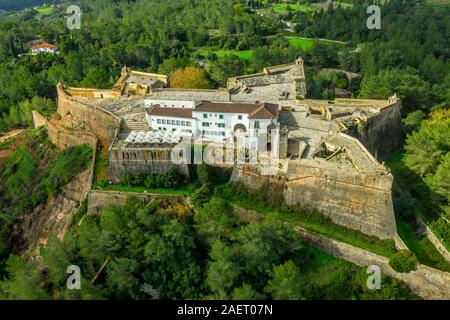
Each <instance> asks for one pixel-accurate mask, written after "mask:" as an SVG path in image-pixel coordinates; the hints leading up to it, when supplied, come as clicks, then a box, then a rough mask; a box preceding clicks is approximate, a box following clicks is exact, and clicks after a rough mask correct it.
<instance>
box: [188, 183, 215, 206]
mask: <svg viewBox="0 0 450 320" xmlns="http://www.w3.org/2000/svg"><path fill="white" fill-rule="evenodd" d="M211 194H212V192H211V189H210V188H209V186H208V185H203V186H201V187H200V188H198V189H197V190H196V191H195V192H194V195H193V196H192V201H193V202H194V204H195V205H196V206H202V205H203V204H204V203H206V202H208V200H209V198H210V197H211Z"/></svg>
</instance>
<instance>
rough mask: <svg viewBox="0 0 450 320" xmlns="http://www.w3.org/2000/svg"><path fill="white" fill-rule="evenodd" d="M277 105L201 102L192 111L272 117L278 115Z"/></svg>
mask: <svg viewBox="0 0 450 320" xmlns="http://www.w3.org/2000/svg"><path fill="white" fill-rule="evenodd" d="M278 109H279V107H278V105H276V104H271V103H256V104H253V103H213V102H202V103H200V104H199V105H197V106H196V107H195V109H194V111H205V112H222V113H246V114H248V115H249V118H250V119H272V118H275V117H277V116H278Z"/></svg>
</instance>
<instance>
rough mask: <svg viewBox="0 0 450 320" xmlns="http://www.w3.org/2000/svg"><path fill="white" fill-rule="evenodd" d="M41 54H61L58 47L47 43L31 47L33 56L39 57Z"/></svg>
mask: <svg viewBox="0 0 450 320" xmlns="http://www.w3.org/2000/svg"><path fill="white" fill-rule="evenodd" d="M40 53H50V54H58V53H59V52H58V47H56V46H54V45H52V44H49V43H46V42H44V43H40V44H37V45H34V46H32V47H31V54H32V55H33V56H35V55H38V54H40Z"/></svg>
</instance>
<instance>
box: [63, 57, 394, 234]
mask: <svg viewBox="0 0 450 320" xmlns="http://www.w3.org/2000/svg"><path fill="white" fill-rule="evenodd" d="M57 89H58V113H59V115H60V120H59V125H61V126H63V127H64V128H70V129H73V130H76V131H87V132H89V133H92V134H94V135H95V136H96V137H97V139H98V142H99V144H100V145H102V146H103V150H107V152H108V155H109V169H108V170H109V171H108V178H109V180H111V181H117V180H118V179H120V178H121V177H122V176H123V175H124V174H126V173H141V172H142V173H151V172H153V173H162V172H163V171H165V170H167V169H168V168H171V167H174V166H176V167H177V169H178V170H180V171H181V172H183V173H185V174H186V175H188V174H189V170H188V166H187V165H179V164H175V163H173V161H172V160H171V157H170V154H171V152H172V150H173V148H174V147H175V146H176V145H177V144H178V142H179V140H180V139H181V136H180V135H178V134H175V131H177V129H176V125H177V123H176V121H175V122H170V123H171V125H172V124H174V125H175V127H173V128H172V127H171V128H170V130H167V131H165V130H163V128H162V127H158V126H156V127H155V126H153V125H152V123H153V122H151V120H152V119H151V116H152V114H153V115H155V111H154V110H155V108H156V110H157V111H158V112H156V114H158V115H160V114H162V115H165V114H168V115H169V116H173V115H174V112H175V111H176V114H175V115H176V116H179V115H183V116H184V117H185V118H183V117H180V118H179V119H180V122H179V124H180V125H181V124H182V123H184V124H187V123H188V122H190V121H193V122H194V121H197V122H198V123H199V125H200V126H202V125H205V123H204V122H205V120H204V119H197V118H195V117H194V116H193V115H194V114H195V113H196V112H197V111H198V112H204V113H205V114H207V115H206V117H211V116H212V117H213V119H214V121H216V120H215V119H216V118H214V114H215V113H217V114H218V115H219V116H218V117H217V119H222V117H220V115H221V114H222V113H223V114H227V115H230V116H238V115H239V114H243V115H244V117H243V118H242V121H245V120H248V122H246V123H244V122H242V123H240V122H239V121H240V120H238V119H241V117H238V118H236V119H235V120H232V121H234V122H230V123H231V124H230V128H231V137H230V139H228V140H229V141H228V143H230V144H233V143H235V142H236V140H235V139H233V138H234V134H235V133H236V132H234V131H235V130H237V128H239V132H240V133H242V132H244V135H245V134H247V136H248V135H251V132H252V130H253V129H255V128H253V127H251V126H252V124H251V121H250V120H251V119H252V118H255V117H256V118H257V119H256V120H257V121H258V123H259V121H260V120H259V118H258V117H260V118H269V119H270V121H269V122H270V123H268V125H267V127H265V128H263V129H264V130H266V134H267V135H270V134H271V131H272V130H273V131H276V132H277V134H276V135H272V138H269V139H268V142H269V144H270V147H269V148H268V152H266V153H264V154H260V155H259V156H258V163H257V164H254V163H245V161H244V162H235V163H232V164H231V165H232V167H233V174H232V178H231V179H232V180H233V181H241V182H243V183H245V184H246V185H248V186H250V187H252V188H257V187H259V186H262V185H263V184H270V186H271V188H272V189H273V190H274V192H279V193H280V194H282V195H283V198H284V201H285V203H287V204H300V205H302V206H307V207H312V208H315V209H318V210H320V211H321V212H323V213H324V214H325V215H327V216H329V217H330V218H331V219H332V220H333V221H334V222H336V223H339V224H342V225H345V226H348V227H351V228H354V229H357V230H361V231H362V232H364V233H367V234H369V235H375V236H377V237H380V238H383V239H388V238H389V239H393V238H395V237H396V235H397V231H396V225H395V218H394V211H393V203H392V184H393V177H392V175H391V174H390V172H389V170H388V169H387V168H386V167H384V166H383V165H382V164H380V162H379V160H382V159H383V157H384V156H385V155H386V154H388V153H389V152H390V151H392V150H394V149H395V148H397V147H398V146H399V145H400V141H401V136H402V129H401V122H400V108H401V103H400V100H399V99H398V98H397V97H396V96H393V97H390V98H388V99H387V100H365V99H336V100H335V101H321V100H308V99H306V98H305V97H306V81H305V73H304V66H303V60H302V59H298V60H296V61H294V62H293V63H290V64H286V65H280V66H273V67H268V68H265V69H264V70H263V72H262V73H258V74H252V75H245V76H239V77H235V78H231V79H229V81H228V83H227V87H226V88H220V89H217V90H203V89H201V90H198V89H176V88H170V79H169V78H168V77H167V76H164V75H158V74H150V73H143V72H137V71H133V70H130V69H128V68H124V69H123V70H122V74H121V77H120V79H119V80H118V82H117V83H116V84H115V86H114V87H113V88H112V89H110V90H102V89H84V88H69V87H65V86H63V85H62V84H59V85H58V87H57ZM149 101H153V103H152V104H151V111H150V112H149ZM155 101H158V103H157V104H155V103H154V102H155ZM205 105H207V106H208V107H207V108H208V109H204V108H205ZM274 105H275V109H274V107H273V106H274ZM198 106H200V107H198ZM244 106H245V107H244ZM252 106H253V107H252ZM267 106H270V107H267ZM172 108H174V109H172ZM196 108H198V109H196ZM202 108H203V109H202ZM214 108H217V110H215V109H214ZM243 108H247V109H246V110H247V111H245V110H243ZM175 109H177V110H175ZM178 109H180V110H178ZM181 109H183V110H181ZM241 109H242V110H241ZM205 110H206V111H205ZM230 110H231V111H230ZM216 111H217V112H216ZM227 112H228V113H227ZM245 115H248V116H247V117H245ZM258 115H261V116H258ZM219 117H220V118H219ZM169 118H170V117H169ZM175 118H176V117H175ZM175 118H173V119H175ZM186 118H189V119H190V120H186ZM249 119H250V120H249ZM169 120H170V119H169ZM253 120H255V119H253ZM202 121H203V122H202ZM210 121H212V120H210ZM230 121H231V120H230ZM217 122H220V121H218V120H217ZM225 123H226V122H225ZM208 125H212V126H214V125H218V126H219V124H218V123H213V122H211V123H209V124H208ZM246 126H247V127H246ZM258 128H259V127H258ZM194 129H195V130H193V132H191V133H192V134H191V135H190V137H189V139H192V140H195V139H196V138H197V137H198V136H202V137H203V138H204V137H205V136H204V134H205V130H204V128H202V127H197V128H194ZM275 129H276V130H275ZM172 131H173V132H172ZM211 144H214V143H213V142H212V143H211ZM241 152H242V150H241ZM270 160H276V162H273V161H270ZM273 163H276V165H273Z"/></svg>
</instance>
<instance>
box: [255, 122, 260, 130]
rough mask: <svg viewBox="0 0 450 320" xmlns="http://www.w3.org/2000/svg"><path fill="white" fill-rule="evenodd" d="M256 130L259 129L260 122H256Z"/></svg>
mask: <svg viewBox="0 0 450 320" xmlns="http://www.w3.org/2000/svg"><path fill="white" fill-rule="evenodd" d="M255 129H259V121H255Z"/></svg>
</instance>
